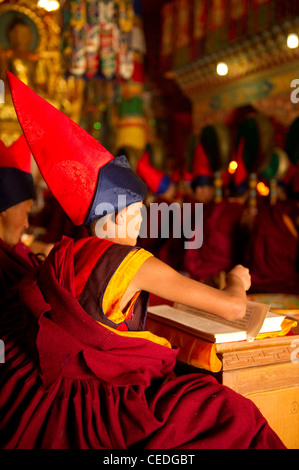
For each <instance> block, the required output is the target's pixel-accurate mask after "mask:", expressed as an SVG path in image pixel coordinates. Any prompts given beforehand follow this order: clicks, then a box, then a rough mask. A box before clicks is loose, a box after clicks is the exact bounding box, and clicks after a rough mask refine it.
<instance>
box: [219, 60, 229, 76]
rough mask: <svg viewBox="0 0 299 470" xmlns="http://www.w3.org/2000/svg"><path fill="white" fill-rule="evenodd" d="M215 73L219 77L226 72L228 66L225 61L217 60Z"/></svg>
mask: <svg viewBox="0 0 299 470" xmlns="http://www.w3.org/2000/svg"><path fill="white" fill-rule="evenodd" d="M217 74H218V75H220V76H221V77H224V76H225V75H227V74H228V66H227V64H226V63H225V62H219V64H217Z"/></svg>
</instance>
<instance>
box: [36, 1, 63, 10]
mask: <svg viewBox="0 0 299 470" xmlns="http://www.w3.org/2000/svg"><path fill="white" fill-rule="evenodd" d="M37 6H39V7H40V8H44V9H45V10H47V11H55V10H58V9H59V8H60V4H59V2H58V1H57V0H38V2H37Z"/></svg>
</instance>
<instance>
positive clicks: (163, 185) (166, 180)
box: [155, 175, 171, 196]
mask: <svg viewBox="0 0 299 470" xmlns="http://www.w3.org/2000/svg"><path fill="white" fill-rule="evenodd" d="M170 183H171V179H170V177H169V176H168V175H165V176H163V178H162V180H161V181H160V184H159V188H158V191H157V192H156V193H155V195H156V196H158V195H159V194H163V193H166V191H167V190H168V188H169V186H170Z"/></svg>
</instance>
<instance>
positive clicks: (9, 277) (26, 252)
mask: <svg viewBox="0 0 299 470" xmlns="http://www.w3.org/2000/svg"><path fill="white" fill-rule="evenodd" d="M38 265H39V260H38V258H37V257H36V256H35V255H34V254H33V253H32V251H31V250H30V249H29V248H28V247H27V246H26V245H24V244H23V243H22V242H19V243H18V244H17V245H16V246H15V247H13V248H12V247H10V246H9V245H7V244H6V243H5V242H4V241H3V240H1V238H0V298H1V297H2V296H3V295H5V294H6V292H7V291H8V289H9V288H10V287H12V286H13V285H14V284H15V283H17V282H19V281H20V280H21V279H22V278H23V277H24V276H26V275H27V274H28V273H30V272H31V271H32V270H33V269H34V268H35V267H37V266H38Z"/></svg>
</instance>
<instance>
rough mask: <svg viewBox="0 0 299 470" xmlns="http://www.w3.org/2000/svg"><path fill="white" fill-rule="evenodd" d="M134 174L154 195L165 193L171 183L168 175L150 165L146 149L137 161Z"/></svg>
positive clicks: (148, 152)
mask: <svg viewBox="0 0 299 470" xmlns="http://www.w3.org/2000/svg"><path fill="white" fill-rule="evenodd" d="M136 173H137V175H139V176H140V178H142V179H143V181H144V182H145V183H146V185H147V186H148V188H149V189H150V190H151V191H152V193H153V194H155V195H159V194H162V193H164V192H165V191H167V189H168V187H169V185H170V183H171V180H170V178H169V176H168V175H166V174H165V173H164V172H163V171H161V170H158V169H157V168H155V167H154V166H153V165H152V164H151V158H150V151H149V150H148V149H146V150H145V152H144V153H143V155H142V157H141V158H140V159H139V161H138V163H137V168H136Z"/></svg>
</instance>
